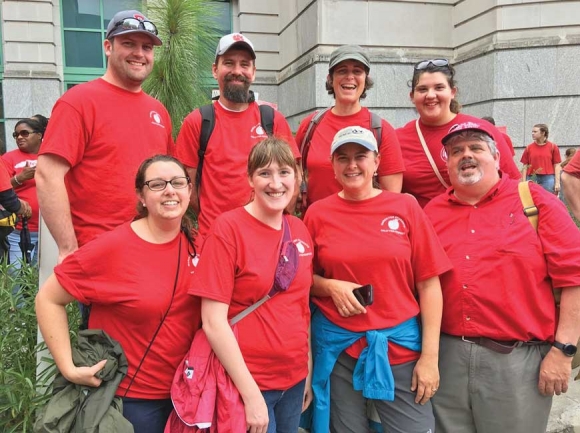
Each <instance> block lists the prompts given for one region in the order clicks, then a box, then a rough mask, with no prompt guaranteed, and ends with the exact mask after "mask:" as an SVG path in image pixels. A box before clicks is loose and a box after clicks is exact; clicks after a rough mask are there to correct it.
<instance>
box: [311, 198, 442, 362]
mask: <svg viewBox="0 0 580 433" xmlns="http://www.w3.org/2000/svg"><path fill="white" fill-rule="evenodd" d="M304 223H305V224H306V226H307V227H308V230H309V231H310V234H311V236H312V239H313V241H314V250H315V270H316V273H317V274H320V275H322V276H324V277H326V278H333V279H338V280H344V281H352V282H355V283H358V284H360V285H361V286H362V285H365V284H372V285H373V289H374V298H375V299H374V304H373V305H371V306H370V307H368V308H367V314H360V315H357V316H353V317H349V318H344V317H342V316H340V314H339V313H338V311H337V310H336V307H335V305H334V303H333V302H332V299H331V298H330V297H326V298H317V297H313V298H312V302H314V303H315V304H316V305H317V306H318V307H319V308H320V309H321V311H322V312H323V314H324V316H325V317H327V318H328V319H329V320H330V321H332V322H333V323H335V324H337V325H338V326H341V327H343V328H345V329H348V330H351V331H356V332H361V331H366V330H369V329H382V328H389V327H392V326H395V325H399V324H400V323H402V322H404V321H405V320H408V319H410V318H411V317H414V316H416V315H417V314H419V304H418V302H417V292H416V289H415V284H416V283H417V282H418V281H424V280H427V279H429V278H431V277H434V276H437V275H440V274H442V273H443V272H445V271H447V270H448V269H449V268H450V267H451V264H450V262H449V260H448V259H447V256H446V255H445V252H444V251H443V248H442V247H441V245H440V243H439V240H438V239H437V236H436V234H435V231H434V230H433V227H432V226H431V224H430V222H429V220H428V219H427V217H426V216H425V214H424V213H423V211H422V210H421V208H420V207H419V206H418V205H417V201H416V200H415V199H414V198H413V197H411V196H409V195H405V194H395V193H391V192H388V191H383V192H382V193H381V194H379V195H378V196H376V197H373V198H370V199H368V200H362V201H349V200H344V199H342V198H340V197H339V196H338V194H334V195H332V196H330V197H327V198H325V199H323V200H320V201H318V202H316V203H314V204H313V205H312V206H311V207H310V208H309V209H308V211H307V212H306V216H305V218H304ZM386 246H388V247H386ZM362 343H363V344H359V343H355V347H353V349H352V350H351V351H349V354H351V356H355V357H358V356H359V354H360V352H361V351H362V349H363V347H364V344H366V343H365V342H364V341H363V342H362ZM418 357H419V354H418V353H416V352H412V351H410V350H408V349H405V348H403V347H400V346H397V345H395V344H391V343H389V360H390V362H391V364H401V363H404V362H408V361H411V360H414V359H417V358H418Z"/></svg>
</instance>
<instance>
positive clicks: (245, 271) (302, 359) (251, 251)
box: [189, 207, 312, 391]
mask: <svg viewBox="0 0 580 433" xmlns="http://www.w3.org/2000/svg"><path fill="white" fill-rule="evenodd" d="M288 221H289V225H290V231H291V234H292V239H293V241H294V244H295V245H296V247H297V249H298V252H299V257H300V259H299V260H300V263H299V267H298V272H297V274H296V277H295V278H294V280H293V281H292V284H291V285H290V288H289V289H288V290H287V291H286V292H282V293H280V294H278V295H275V296H274V297H272V298H271V299H269V300H268V301H267V302H266V303H264V304H262V305H261V306H260V307H258V308H257V309H256V310H254V311H253V312H252V313H250V314H249V315H248V316H246V317H245V318H243V319H242V320H241V321H240V322H238V324H237V325H236V326H237V328H238V344H239V346H240V350H241V352H242V355H243V357H244V361H245V362H246V365H247V366H248V369H249V370H250V373H251V374H252V377H253V378H254V380H255V381H256V383H257V384H258V387H259V388H260V390H262V391H268V390H286V389H289V388H291V387H292V386H294V385H296V384H297V383H298V382H300V381H301V380H302V379H304V378H305V377H306V375H307V374H308V328H309V325H310V309H309V306H308V302H309V293H310V286H311V285H312V248H311V245H312V241H311V239H310V235H309V234H308V231H307V230H306V227H305V226H304V224H303V223H302V221H300V220H299V219H298V218H296V217H292V216H289V217H288ZM281 238H282V231H281V230H274V229H273V228H272V227H270V226H267V225H265V224H263V223H262V222H260V221H259V220H257V219H256V218H254V217H253V216H251V215H250V214H249V213H248V212H247V211H246V210H245V209H244V208H243V207H241V208H237V209H234V210H232V211H229V212H226V213H224V214H222V215H221V216H219V217H218V218H217V219H216V220H215V222H214V224H213V226H212V228H211V230H210V232H209V234H208V235H207V238H206V240H205V243H204V245H203V252H202V254H201V258H200V260H199V263H198V265H197V269H196V274H195V277H194V281H193V285H192V286H191V288H190V289H189V294H191V295H195V296H200V297H203V298H209V299H213V300H216V301H219V302H223V303H225V304H229V306H230V308H229V312H228V319H231V318H232V317H234V316H235V315H236V314H238V313H240V312H241V311H242V310H244V309H245V308H247V307H249V306H250V305H252V304H254V303H256V301H258V300H259V299H261V298H262V297H264V296H265V295H266V294H267V293H268V292H269V291H270V289H271V288H272V282H273V281H274V271H275V269H276V264H277V262H278V258H279V250H280V240H281Z"/></svg>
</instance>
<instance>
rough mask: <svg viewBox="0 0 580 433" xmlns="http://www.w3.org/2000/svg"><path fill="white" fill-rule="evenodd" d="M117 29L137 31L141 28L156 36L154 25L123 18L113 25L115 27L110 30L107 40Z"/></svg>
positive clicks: (148, 22) (149, 22) (135, 19)
mask: <svg viewBox="0 0 580 433" xmlns="http://www.w3.org/2000/svg"><path fill="white" fill-rule="evenodd" d="M119 27H121V28H122V29H123V30H138V29H139V27H141V28H142V29H143V30H145V31H148V32H149V33H153V34H154V35H157V27H155V24H153V23H152V22H151V21H141V20H138V19H137V18H125V19H123V20H121V21H118V22H116V23H115V26H114V27H113V28H112V29H111V31H110V32H109V34H108V35H107V38H108V37H109V36H110V35H111V34H112V33H113V32H114V31H115V30H116V29H118V28H119Z"/></svg>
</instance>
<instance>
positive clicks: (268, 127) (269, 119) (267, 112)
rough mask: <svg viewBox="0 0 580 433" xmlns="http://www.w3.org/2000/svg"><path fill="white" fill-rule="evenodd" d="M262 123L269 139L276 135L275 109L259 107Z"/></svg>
mask: <svg viewBox="0 0 580 433" xmlns="http://www.w3.org/2000/svg"><path fill="white" fill-rule="evenodd" d="M259 108H260V123H261V124H262V128H264V130H265V131H266V134H268V136H269V137H271V136H272V135H274V109H273V108H272V107H270V106H269V105H259Z"/></svg>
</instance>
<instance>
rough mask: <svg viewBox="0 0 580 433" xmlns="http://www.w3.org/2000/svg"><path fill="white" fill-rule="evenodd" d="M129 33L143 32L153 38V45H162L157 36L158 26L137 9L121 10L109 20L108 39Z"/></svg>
mask: <svg viewBox="0 0 580 433" xmlns="http://www.w3.org/2000/svg"><path fill="white" fill-rule="evenodd" d="M129 33H143V34H145V35H147V36H149V37H150V38H151V39H152V40H153V45H162V44H163V42H161V39H159V36H157V27H155V24H153V23H152V22H151V21H149V19H148V18H147V17H146V16H145V15H143V14H142V13H141V12H139V11H136V10H129V11H120V12H117V13H116V14H115V16H114V17H113V18H112V19H111V21H109V25H108V26H107V39H111V38H114V37H115V36H119V35H127V34H129Z"/></svg>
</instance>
